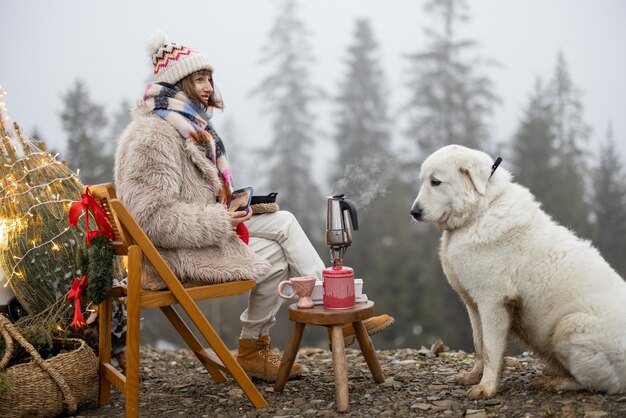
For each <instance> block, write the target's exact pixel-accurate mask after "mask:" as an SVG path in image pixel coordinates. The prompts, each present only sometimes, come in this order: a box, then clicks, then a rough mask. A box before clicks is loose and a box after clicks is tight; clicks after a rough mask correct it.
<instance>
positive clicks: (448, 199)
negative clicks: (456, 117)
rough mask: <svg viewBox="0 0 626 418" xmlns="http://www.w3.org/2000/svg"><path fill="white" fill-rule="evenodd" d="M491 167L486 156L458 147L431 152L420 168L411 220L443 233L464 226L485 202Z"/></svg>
mask: <svg viewBox="0 0 626 418" xmlns="http://www.w3.org/2000/svg"><path fill="white" fill-rule="evenodd" d="M492 165H493V159H492V158H491V157H490V156H489V155H487V154H485V153H484V152H482V151H476V150H473V149H469V148H466V147H463V146H460V145H448V146H445V147H443V148H440V149H439V150H437V151H435V152H434V153H433V154H431V155H430V156H429V157H428V158H426V160H425V161H424V163H423V164H422V168H421V171H420V182H421V187H420V190H419V193H418V195H417V198H416V199H415V202H413V206H412V207H411V216H413V218H415V219H416V220H418V221H423V222H431V223H434V224H436V225H437V227H438V228H439V229H443V230H453V229H456V228H459V227H460V226H463V225H465V224H466V223H468V222H469V221H471V220H472V219H474V218H475V217H476V213H477V211H478V210H479V209H480V207H481V202H483V201H485V197H486V195H487V188H488V182H490V181H494V178H495V175H494V177H493V178H491V180H490V178H489V176H490V175H491V167H492ZM498 174H500V173H498ZM504 177H507V176H506V175H504Z"/></svg>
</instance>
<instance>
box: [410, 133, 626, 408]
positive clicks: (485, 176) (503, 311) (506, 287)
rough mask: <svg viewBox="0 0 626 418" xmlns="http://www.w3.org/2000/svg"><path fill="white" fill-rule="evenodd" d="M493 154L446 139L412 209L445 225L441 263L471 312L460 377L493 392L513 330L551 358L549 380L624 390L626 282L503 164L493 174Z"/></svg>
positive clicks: (552, 385)
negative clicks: (468, 361)
mask: <svg viewBox="0 0 626 418" xmlns="http://www.w3.org/2000/svg"><path fill="white" fill-rule="evenodd" d="M492 164H493V158H491V157H490V156H489V155H487V154H485V153H483V152H480V151H476V150H471V149H468V148H465V147H461V146H458V145H450V146H446V147H443V148H441V149H440V150H438V151H436V152H435V153H433V154H432V155H431V156H429V157H428V158H427V159H426V160H425V161H424V163H423V165H422V168H421V172H420V180H421V183H422V186H421V188H420V190H419V193H418V195H417V198H416V199H415V202H414V203H413V207H412V209H411V214H412V215H413V217H414V218H416V219H417V220H420V221H425V222H431V223H434V224H436V225H437V227H438V228H439V229H441V230H443V235H442V238H441V248H440V258H441V264H442V266H443V270H444V272H445V274H446V277H447V279H448V281H449V283H450V285H451V286H452V287H453V288H454V290H455V291H456V292H457V293H458V294H459V296H460V297H461V298H462V299H463V302H465V305H466V306H467V310H468V312H469V316H470V321H471V324H472V331H473V337H474V345H475V350H476V363H475V365H474V367H473V369H472V370H471V371H469V372H462V373H460V374H459V375H457V376H456V379H457V381H458V382H459V383H462V384H467V385H473V386H472V387H471V389H470V390H469V393H468V395H469V396H470V397H472V398H480V397H491V396H494V395H495V394H496V391H497V387H498V382H499V380H500V373H501V370H502V364H503V356H504V352H505V348H506V342H507V335H508V333H509V331H511V332H513V333H514V334H515V335H517V336H518V337H519V338H520V339H521V340H522V341H523V342H524V343H525V344H527V345H528V347H529V348H530V349H532V350H533V351H534V352H535V353H536V354H537V355H538V356H540V358H541V359H542V360H543V361H544V362H545V364H546V367H545V369H544V376H542V377H540V378H538V379H537V381H536V382H535V383H536V384H538V385H540V386H541V387H544V388H546V389H551V390H578V389H588V390H594V391H602V392H608V393H618V392H624V391H626V282H624V280H623V279H622V278H621V277H620V276H619V275H618V274H617V273H616V272H615V271H614V270H613V269H612V268H611V267H610V266H609V265H608V263H607V262H606V261H605V260H604V259H603V258H602V256H601V255H600V254H599V253H598V251H597V250H596V249H595V248H594V247H593V246H592V245H591V244H590V243H589V242H588V241H585V240H582V239H580V238H578V237H576V236H575V235H574V234H573V233H572V232H571V231H569V230H568V229H567V228H564V227H563V226H560V225H558V224H556V223H555V222H554V221H553V220H552V219H551V218H550V216H548V215H547V214H546V213H545V212H543V211H542V210H541V208H540V205H539V203H537V202H536V201H535V199H534V197H533V195H532V194H531V193H530V192H529V191H528V189H526V188H525V187H523V186H521V185H519V184H516V183H513V182H512V181H511V175H510V174H509V173H508V172H507V171H506V170H505V169H503V168H502V167H500V168H498V169H497V170H496V171H495V173H494V174H493V176H492V177H491V178H489V175H490V172H491V165H492ZM438 182H441V183H440V184H438ZM554 187H559V185H558V184H555V185H554Z"/></svg>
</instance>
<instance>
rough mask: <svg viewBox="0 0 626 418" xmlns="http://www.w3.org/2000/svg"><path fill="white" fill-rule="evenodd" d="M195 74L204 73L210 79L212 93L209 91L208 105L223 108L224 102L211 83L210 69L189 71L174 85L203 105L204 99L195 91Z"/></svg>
mask: <svg viewBox="0 0 626 418" xmlns="http://www.w3.org/2000/svg"><path fill="white" fill-rule="evenodd" d="M197 74H200V75H203V76H204V75H208V76H209V79H210V80H211V86H213V93H211V96H210V97H209V104H208V107H215V108H218V109H224V102H223V101H222V97H221V96H220V94H219V93H218V92H217V89H216V88H215V84H213V72H212V71H210V70H200V71H196V72H195V73H191V74H189V75H188V76H187V77H185V78H183V79H182V80H180V81H179V82H178V83H176V85H177V86H178V87H180V89H181V90H182V91H183V92H185V94H186V95H187V96H188V97H189V98H190V99H191V100H194V101H196V102H199V103H202V104H203V105H204V99H203V98H202V97H200V95H199V94H198V93H196V86H195V84H194V81H193V77H194V76H195V75H197ZM208 107H207V108H208Z"/></svg>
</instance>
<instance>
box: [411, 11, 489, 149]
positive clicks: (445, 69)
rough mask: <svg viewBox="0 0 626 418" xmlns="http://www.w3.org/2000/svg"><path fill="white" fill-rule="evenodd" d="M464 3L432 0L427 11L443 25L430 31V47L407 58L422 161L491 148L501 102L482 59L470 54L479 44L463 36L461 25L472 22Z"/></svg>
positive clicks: (415, 133) (413, 123)
mask: <svg viewBox="0 0 626 418" xmlns="http://www.w3.org/2000/svg"><path fill="white" fill-rule="evenodd" d="M467 9H468V7H467V5H466V2H465V0H430V1H429V2H427V3H426V6H425V10H426V11H427V12H428V13H431V14H432V15H434V17H435V18H436V19H437V22H439V26H438V27H434V28H429V29H427V30H426V36H427V37H428V38H429V46H428V47H427V49H426V50H425V51H423V52H418V53H415V54H412V55H410V56H409V57H408V59H409V63H410V74H411V79H410V80H409V82H408V83H407V87H408V89H409V91H410V92H411V97H410V99H409V102H408V103H407V112H408V113H409V126H408V129H407V131H406V135H407V137H408V138H409V139H410V140H411V141H415V144H416V145H417V150H418V152H419V153H420V156H421V157H425V156H427V155H429V154H430V153H432V152H433V151H435V150H436V149H438V148H440V147H442V146H444V145H448V144H460V145H465V146H468V147H470V148H477V149H482V150H488V148H489V143H488V140H489V135H488V131H487V121H486V118H487V117H488V116H489V115H490V114H491V113H492V109H493V107H494V105H495V104H496V103H497V101H498V99H497V97H496V95H495V94H494V92H493V86H492V82H491V80H490V79H489V78H488V77H487V76H486V75H483V74H481V73H479V71H478V69H477V68H478V67H479V66H480V65H481V64H482V63H481V61H480V60H479V59H477V58H472V59H470V58H466V57H465V56H466V55H467V54H468V53H469V52H470V51H471V50H473V48H474V47H475V46H476V44H475V42H474V41H471V40H468V39H462V38H460V37H459V35H458V33H457V30H458V26H459V25H460V24H461V23H462V22H463V21H465V20H467V14H466V13H467Z"/></svg>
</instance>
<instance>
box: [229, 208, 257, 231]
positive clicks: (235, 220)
mask: <svg viewBox="0 0 626 418" xmlns="http://www.w3.org/2000/svg"><path fill="white" fill-rule="evenodd" d="M228 216H230V224H231V225H232V226H233V229H235V228H237V225H239V224H240V223H241V222H245V221H248V220H250V218H252V208H250V209H248V213H247V214H246V211H245V210H238V211H237V212H228Z"/></svg>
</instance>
